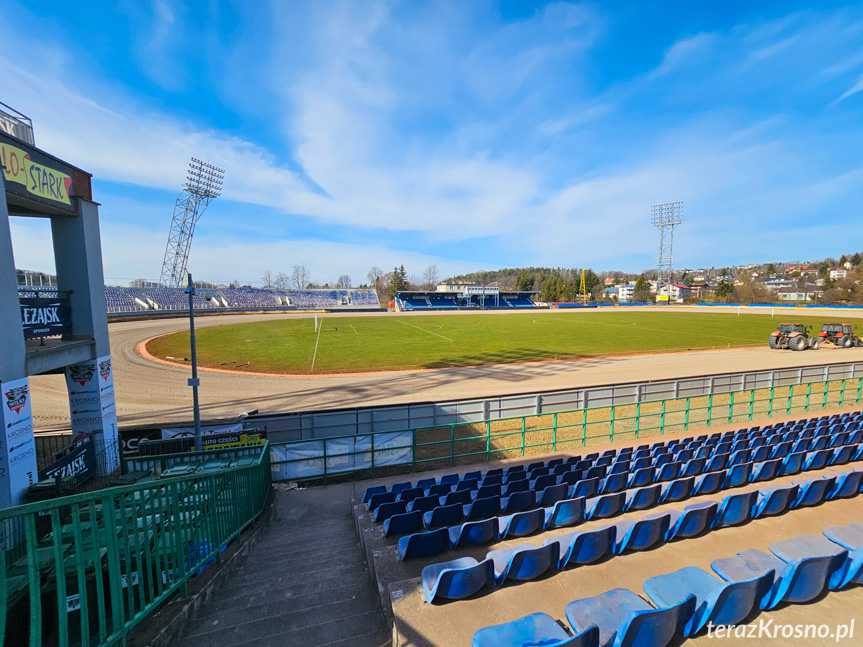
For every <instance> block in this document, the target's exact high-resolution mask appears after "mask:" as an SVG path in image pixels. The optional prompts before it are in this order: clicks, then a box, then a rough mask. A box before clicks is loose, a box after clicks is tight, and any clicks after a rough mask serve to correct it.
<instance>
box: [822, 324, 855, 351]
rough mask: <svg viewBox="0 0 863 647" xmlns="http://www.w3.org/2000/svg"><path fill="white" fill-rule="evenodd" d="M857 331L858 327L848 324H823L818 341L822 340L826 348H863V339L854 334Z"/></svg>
mask: <svg viewBox="0 0 863 647" xmlns="http://www.w3.org/2000/svg"><path fill="white" fill-rule="evenodd" d="M856 329H857V326H852V325H851V324H847V323H829V324H822V326H821V332H820V333H818V339H820V340H821V343H822V344H823V345H824V346H832V347H834V348H851V347H852V346H863V339H860V338H859V337H858V336H857V335H856V334H854V331H855V330H856Z"/></svg>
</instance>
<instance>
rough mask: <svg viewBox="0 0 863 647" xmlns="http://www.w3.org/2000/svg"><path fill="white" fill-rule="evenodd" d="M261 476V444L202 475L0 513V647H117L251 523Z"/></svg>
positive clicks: (192, 456)
mask: <svg viewBox="0 0 863 647" xmlns="http://www.w3.org/2000/svg"><path fill="white" fill-rule="evenodd" d="M211 457H212V454H211V453H210V452H202V453H194V452H190V453H188V454H186V455H185V458H186V462H190V463H192V464H196V463H198V462H199V461H202V460H208V459H211ZM211 464H212V463H211ZM270 474H271V471H270V464H269V451H268V448H267V446H266V445H265V446H263V447H260V448H258V451H257V456H255V457H244V458H240V459H236V460H235V462H234V463H230V462H228V463H227V464H222V465H221V468H219V469H213V470H211V471H208V472H203V473H201V472H198V473H194V474H190V475H188V476H178V477H172V478H159V479H157V478H156V477H150V479H148V480H147V481H146V482H139V483H136V484H134V485H128V486H123V487H113V488H107V489H104V490H99V491H96V492H90V493H86V494H79V495H74V496H69V497H63V498H60V499H52V500H49V501H44V502H40V503H31V504H27V505H23V506H18V507H15V508H9V509H6V510H2V511H0V532H2V536H0V541H2V544H0V545H2V548H3V559H4V562H3V565H2V566H3V568H0V645H16V646H17V645H30V646H31V647H37V646H39V645H51V646H54V645H57V646H58V647H66V646H67V645H84V646H89V645H100V646H101V645H114V644H117V643H119V642H123V641H125V638H126V635H127V633H128V632H129V630H130V629H132V628H133V627H134V626H135V625H137V624H138V623H139V622H141V620H143V619H144V618H145V617H146V616H147V615H148V614H150V613H151V612H153V611H154V610H155V609H156V608H157V607H158V606H159V605H160V604H161V603H162V602H164V601H165V600H167V599H168V598H169V597H171V596H172V595H173V594H175V593H177V592H180V593H182V594H183V595H185V593H186V589H187V585H188V581H189V578H190V577H192V576H193V575H195V574H196V573H197V572H199V570H201V569H202V568H203V567H204V566H205V565H207V564H208V563H210V562H211V561H214V560H215V561H219V559H220V553H221V551H222V550H224V548H225V546H227V544H228V543H229V542H231V541H232V540H234V539H235V538H238V536H239V534H240V532H241V531H242V530H243V529H244V528H245V527H246V526H248V525H249V524H250V523H251V522H252V521H253V520H254V519H255V518H256V517H257V516H258V515H259V514H261V512H262V511H263V509H264V503H265V500H266V497H267V493H268V492H269V489H270Z"/></svg>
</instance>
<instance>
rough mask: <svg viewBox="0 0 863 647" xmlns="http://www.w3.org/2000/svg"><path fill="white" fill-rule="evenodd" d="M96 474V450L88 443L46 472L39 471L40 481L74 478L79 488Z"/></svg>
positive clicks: (74, 450) (48, 468) (84, 443)
mask: <svg viewBox="0 0 863 647" xmlns="http://www.w3.org/2000/svg"><path fill="white" fill-rule="evenodd" d="M95 474H96V450H95V449H94V447H93V443H92V442H90V441H86V442H83V443H81V445H79V446H78V447H76V448H75V449H73V450H72V451H71V452H69V453H68V454H66V455H65V456H64V457H63V458H61V459H60V460H58V461H57V462H56V463H54V464H53V465H51V466H50V467H47V468H45V469H44V470H40V471H39V480H40V481H42V480H45V479H53V478H55V477H57V476H59V477H60V478H62V479H68V478H74V479H75V485H76V486H78V485H80V484H81V483H83V482H84V481H86V480H87V479H89V478H90V477H91V476H94V475H95Z"/></svg>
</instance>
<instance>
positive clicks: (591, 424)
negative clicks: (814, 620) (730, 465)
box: [270, 378, 863, 483]
mask: <svg viewBox="0 0 863 647" xmlns="http://www.w3.org/2000/svg"><path fill="white" fill-rule="evenodd" d="M862 391H863V378H856V379H842V380H833V381H828V382H820V383H816V382H810V383H807V384H792V385H789V386H783V387H770V388H766V389H749V390H745V391H735V392H731V393H718V394H717V393H713V394H708V395H703V396H688V397H684V398H667V399H662V400H654V401H650V402H637V403H634V404H626V405H611V406H605V407H596V408H590V409H574V410H571V411H560V412H555V413H551V414H543V415H538V416H535V415H534V416H516V417H512V418H506V419H498V420H486V421H482V422H470V423H453V424H449V425H438V426H434V427H420V428H413V429H405V430H401V431H391V432H381V433H371V434H360V435H351V436H342V437H337V438H321V439H316V440H304V441H294V442H283V443H271V444H270V463H271V465H272V470H273V475H272V478H273V480H274V481H286V480H290V481H303V480H317V479H323V481H324V482H325V483H326V482H328V481H329V480H330V479H332V478H333V477H336V476H344V475H353V476H354V477H363V478H373V477H374V476H375V475H376V474H386V473H403V472H406V471H411V472H415V471H418V470H419V471H422V470H433V469H442V468H446V467H454V466H457V465H469V464H473V463H482V462H490V461H497V460H504V459H511V458H519V457H523V456H531V455H537V454H549V453H553V452H559V451H570V450H571V451H576V450H578V449H580V448H583V447H588V446H591V445H598V444H605V443H612V442H615V441H624V440H637V439H639V438H647V437H653V436H661V435H663V434H667V433H677V432H685V431H688V430H690V429H702V428H707V427H710V426H711V425H714V426H715V425H725V424H734V423H742V422H751V421H753V420H763V419H770V418H772V417H775V416H791V415H795V414H806V413H813V412H817V411H825V410H828V409H835V408H841V407H849V406H855V405H858V404H860V401H861V392H862ZM391 467H398V468H399V469H398V470H395V471H394V470H390V471H389V472H388V471H386V470H387V468H391Z"/></svg>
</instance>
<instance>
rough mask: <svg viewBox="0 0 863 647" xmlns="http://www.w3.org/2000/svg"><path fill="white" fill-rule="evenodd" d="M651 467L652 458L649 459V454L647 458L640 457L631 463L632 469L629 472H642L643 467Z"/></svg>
mask: <svg viewBox="0 0 863 647" xmlns="http://www.w3.org/2000/svg"><path fill="white" fill-rule="evenodd" d="M652 465H653V458H651V457H650V455H649V454H648V455H647V456H640V457H637V458H636V459H635V462H633V463H632V468H631V469H630V470H629V471H630V472H636V471H638V470H643V469H644V468H645V467H651V466H652Z"/></svg>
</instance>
